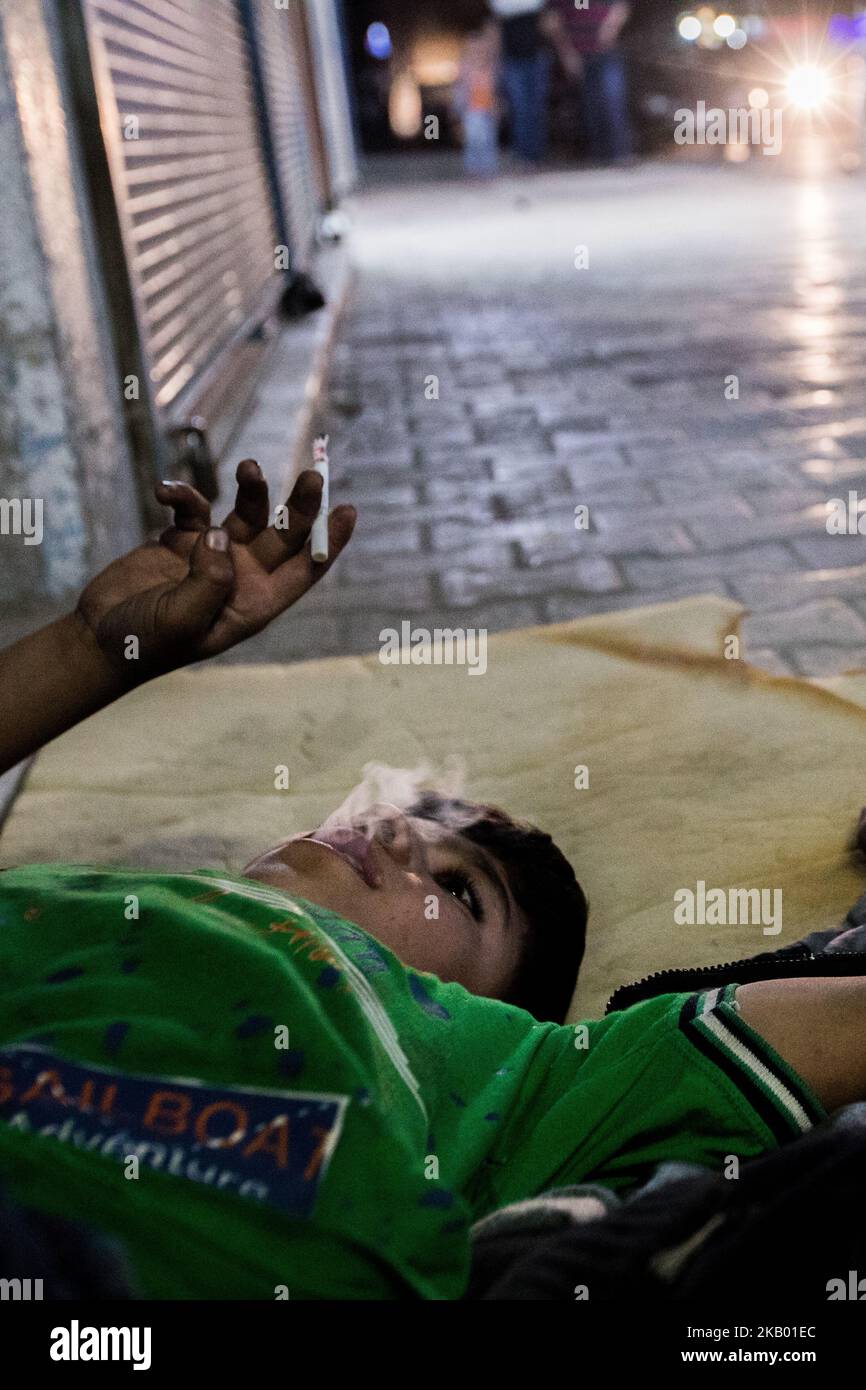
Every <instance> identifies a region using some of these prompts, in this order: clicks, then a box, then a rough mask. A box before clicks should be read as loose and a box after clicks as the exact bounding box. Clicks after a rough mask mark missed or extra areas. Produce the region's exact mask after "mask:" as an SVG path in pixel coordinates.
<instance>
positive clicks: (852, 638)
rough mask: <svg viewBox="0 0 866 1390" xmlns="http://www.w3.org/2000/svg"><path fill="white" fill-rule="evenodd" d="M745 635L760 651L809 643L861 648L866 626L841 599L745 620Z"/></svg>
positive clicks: (764, 614) (857, 614)
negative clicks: (770, 647)
mask: <svg viewBox="0 0 866 1390" xmlns="http://www.w3.org/2000/svg"><path fill="white" fill-rule="evenodd" d="M743 635H744V637H745V639H746V641H747V643H754V644H755V646H758V647H763V646H773V647H785V646H792V647H801V646H803V645H804V644H805V643H806V642H816V643H821V644H828V643H833V644H835V645H837V646H858V645H862V644H863V643H866V622H864V620H863V618H862V617H861V616H860V614H859V613H857V612H856V611H855V610H854V609H853V608H852V607H850V605H849V604H847V603H842V602H841V600H839V599H824V600H820V599H816V600H815V601H814V602H812V603H801V604H798V605H796V606H792V607H789V608H783V609H776V610H773V609H769V610H764V611H762V612H761V613H758V614H753V615H752V616H750V617H748V618H747V619H746V620H745V623H744V626H743Z"/></svg>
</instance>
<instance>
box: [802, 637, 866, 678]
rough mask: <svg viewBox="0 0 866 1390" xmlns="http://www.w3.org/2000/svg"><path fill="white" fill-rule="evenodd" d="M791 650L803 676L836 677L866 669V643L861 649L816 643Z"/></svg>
mask: <svg viewBox="0 0 866 1390" xmlns="http://www.w3.org/2000/svg"><path fill="white" fill-rule="evenodd" d="M790 650H791V654H792V656H793V658H794V661H795V662H796V665H797V669H798V672H799V674H800V675H802V676H835V675H838V674H839V673H840V672H842V671H858V670H860V669H861V668H863V667H866V643H864V644H863V646H861V647H847V646H844V647H843V646H831V645H829V644H825V643H817V642H816V643H813V644H812V645H811V646H804V647H793V648H791V649H790Z"/></svg>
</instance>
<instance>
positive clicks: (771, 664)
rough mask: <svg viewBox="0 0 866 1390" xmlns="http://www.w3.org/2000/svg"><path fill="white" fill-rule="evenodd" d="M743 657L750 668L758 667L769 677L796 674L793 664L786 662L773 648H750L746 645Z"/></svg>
mask: <svg viewBox="0 0 866 1390" xmlns="http://www.w3.org/2000/svg"><path fill="white" fill-rule="evenodd" d="M745 657H746V660H747V661H748V663H749V665H750V666H758V667H760V669H761V670H762V671H769V673H770V675H771V676H794V675H797V674H798V672H797V670H796V667H795V666H794V663H793V662H792V661H788V660H787V659H786V658H785V657H784V656H783V655H782V653H781V652H778V651H776V650H775V649H774V648H773V647H751V646H749V644H748V642H747V643H746V649H745Z"/></svg>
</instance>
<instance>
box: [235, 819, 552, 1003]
mask: <svg viewBox="0 0 866 1390" xmlns="http://www.w3.org/2000/svg"><path fill="white" fill-rule="evenodd" d="M244 874H245V876H246V877H247V878H254V879H258V880H260V881H261V882H263V883H268V884H271V885H272V886H273V887H275V888H282V889H285V890H286V892H289V893H293V894H295V895H296V896H298V897H302V898H306V899H307V900H308V901H309V902H313V903H318V904H319V906H320V907H325V908H327V909H328V910H329V911H331V912H334V913H336V914H337V915H338V916H340V917H345V918H347V919H348V920H349V921H350V922H354V923H355V924H356V925H357V926H359V927H361V928H362V929H363V930H364V931H367V932H369V933H370V935H371V936H374V937H376V939H377V940H378V941H381V942H382V943H383V944H384V945H385V946H387V947H389V949H390V950H392V951H393V952H394V954H395V955H396V956H398V957H399V959H400V960H402V961H403V963H404V964H405V965H410V966H413V967H414V968H415V969H416V970H427V971H430V972H431V973H432V974H434V975H438V976H439V977H440V979H443V980H455V981H457V982H458V983H459V984H462V985H464V986H465V988H466V989H468V990H471V992H472V993H473V994H479V995H484V996H487V997H489V998H499V997H502V996H503V995H504V994H505V992H506V991H507V989H508V986H509V984H510V982H511V980H512V977H513V975H514V972H515V970H516V968H517V963H518V960H519V956H520V943H521V938H522V935H523V932H524V931H525V930H526V925H527V924H526V919H525V918H524V917H523V914H522V913H521V911H520V909H519V908H518V906H517V904H516V902H515V901H514V898H513V896H512V893H511V890H510V888H509V886H508V883H507V882H506V879H505V875H504V874H503V873H502V871H501V869H500V868H499V865H498V864H497V862H496V860H495V859H494V858H493V857H492V856H491V855H489V854H488V853H487V851H486V850H484V849H482V848H481V847H480V846H478V845H475V844H473V842H472V841H471V840H469V839H468V838H467V837H466V836H465V835H461V834H460V833H459V832H458V831H456V830H452V829H450V828H448V827H446V826H442V825H439V824H437V823H436V822H434V821H430V820H426V819H424V820H422V819H420V818H415V817H410V816H404V815H401V814H399V813H395V812H394V809H393V808H389V809H388V810H387V811H386V812H381V811H380V813H379V814H377V811H376V810H374V811H372V812H368V813H367V814H366V815H365V816H364V823H363V824H358V823H355V824H354V825H353V826H352V827H343V828H340V829H338V830H334V829H333V828H330V829H329V828H327V827H322V828H321V830H319V831H313V832H311V834H310V835H306V836H295V837H294V838H293V839H291V840H288V841H286V842H285V843H284V844H281V845H277V846H275V848H274V849H271V850H268V851H267V852H266V853H265V854H263V855H261V856H260V857H259V858H258V859H254V860H253V861H252V862H251V863H249V864H247V866H246V868H245V869H244Z"/></svg>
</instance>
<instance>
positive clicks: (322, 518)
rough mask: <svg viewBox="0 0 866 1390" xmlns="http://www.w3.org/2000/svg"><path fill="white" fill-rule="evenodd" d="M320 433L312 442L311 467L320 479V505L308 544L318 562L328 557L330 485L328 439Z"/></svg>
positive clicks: (327, 436)
mask: <svg viewBox="0 0 866 1390" xmlns="http://www.w3.org/2000/svg"><path fill="white" fill-rule="evenodd" d="M329 438H330V436H329V435H327V434H322V435H320V436H319V438H318V439H316V440H314V442H313V467H314V468H315V470H316V472H317V473H318V474H319V476H320V477H321V479H322V505H321V506H320V508H319V514H318V516H317V517H316V519H315V521H314V522H313V535H312V539H311V542H310V546H311V549H312V552H313V559H314V560H316V561H317V562H318V563H319V564H321V563H322V561H323V560H327V558H328V512H329V510H330V500H329V498H330V486H329V480H328V439H329Z"/></svg>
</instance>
